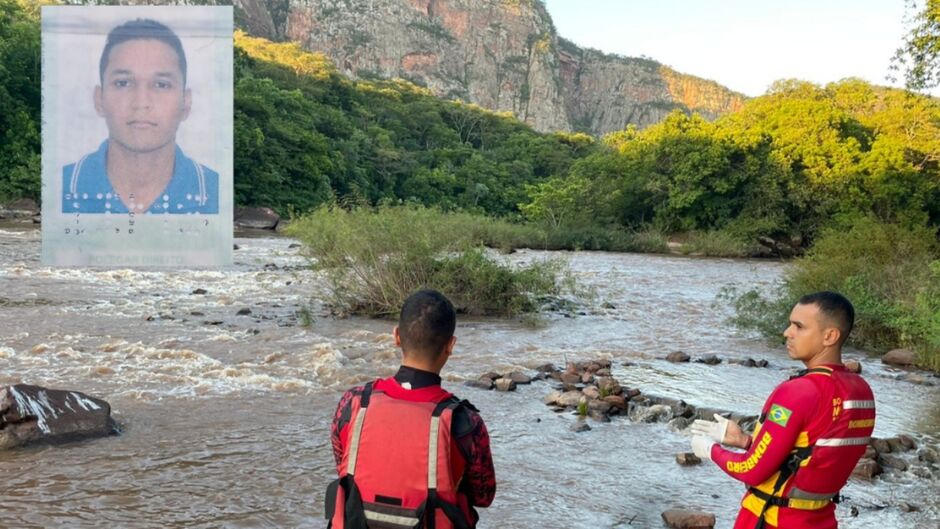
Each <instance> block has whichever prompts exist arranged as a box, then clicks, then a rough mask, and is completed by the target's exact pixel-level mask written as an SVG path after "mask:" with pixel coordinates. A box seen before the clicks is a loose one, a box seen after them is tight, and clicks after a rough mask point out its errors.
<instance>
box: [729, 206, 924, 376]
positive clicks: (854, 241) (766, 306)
mask: <svg viewBox="0 0 940 529" xmlns="http://www.w3.org/2000/svg"><path fill="white" fill-rule="evenodd" d="M820 290H834V291H837V292H841V293H842V294H844V295H845V296H846V297H848V298H849V300H851V301H852V304H853V305H854V306H855V325H856V326H855V330H853V331H852V335H851V337H850V343H852V344H853V345H855V346H857V347H862V348H867V349H871V350H874V351H884V350H887V349H891V348H894V347H899V346H909V347H913V348H915V349H916V350H917V351H918V352H919V354H920V361H921V363H922V364H923V365H925V366H929V367H932V368H934V369H937V368H940V250H938V245H937V239H936V231H935V229H933V228H929V227H927V226H911V225H904V224H898V223H888V222H883V221H880V220H878V219H875V218H873V217H868V216H865V217H852V218H847V219H841V220H839V221H837V222H835V223H834V224H833V225H832V226H831V227H829V228H828V229H825V230H823V231H822V233H821V235H820V237H819V238H818V240H817V241H816V244H815V245H814V246H813V247H812V248H811V249H810V251H809V252H808V253H807V255H806V256H805V257H803V258H800V259H797V260H796V261H794V263H793V265H792V267H791V268H789V269H788V270H787V272H786V273H785V277H784V281H783V282H782V284H781V285H780V286H779V288H778V289H777V290H775V291H774V292H773V293H772V294H771V295H770V297H768V298H765V297H763V296H762V295H761V294H759V293H758V292H756V291H750V292H746V293H744V294H741V295H735V294H731V293H729V292H725V293H724V297H725V298H726V299H731V300H732V302H733V303H734V305H735V308H736V311H737V314H736V316H735V318H734V322H735V323H736V324H738V325H740V326H742V327H745V328H751V329H756V330H759V331H761V332H763V333H765V334H768V335H770V334H773V335H779V334H780V332H782V330H783V328H784V326H785V324H786V315H787V314H788V313H789V310H790V308H791V307H792V306H793V304H794V303H796V301H797V300H798V299H799V298H800V296H802V295H804V294H808V293H811V292H816V291H820Z"/></svg>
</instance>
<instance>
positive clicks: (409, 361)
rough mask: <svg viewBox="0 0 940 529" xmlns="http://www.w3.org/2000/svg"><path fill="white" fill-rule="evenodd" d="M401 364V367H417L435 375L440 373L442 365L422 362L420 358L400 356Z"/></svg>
mask: <svg viewBox="0 0 940 529" xmlns="http://www.w3.org/2000/svg"><path fill="white" fill-rule="evenodd" d="M401 365H402V366H403V367H410V368H412V369H419V370H421V371H427V372H429V373H434V374H435V375H440V374H441V367H442V366H435V365H432V364H431V363H430V362H423V361H420V360H415V359H413V358H402V361H401Z"/></svg>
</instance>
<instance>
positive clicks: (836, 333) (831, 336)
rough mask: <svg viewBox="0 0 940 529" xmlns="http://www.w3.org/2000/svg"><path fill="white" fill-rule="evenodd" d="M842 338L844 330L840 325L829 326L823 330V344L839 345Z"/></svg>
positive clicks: (827, 345) (828, 345) (829, 345)
mask: <svg viewBox="0 0 940 529" xmlns="http://www.w3.org/2000/svg"><path fill="white" fill-rule="evenodd" d="M841 339H842V331H840V330H839V328H838V327H828V328H826V330H825V331H823V345H825V346H826V347H834V346H836V345H839V340H841Z"/></svg>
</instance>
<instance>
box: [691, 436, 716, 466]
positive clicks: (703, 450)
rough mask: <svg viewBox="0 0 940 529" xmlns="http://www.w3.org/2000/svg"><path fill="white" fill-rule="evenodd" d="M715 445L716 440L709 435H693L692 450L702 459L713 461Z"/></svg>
mask: <svg viewBox="0 0 940 529" xmlns="http://www.w3.org/2000/svg"><path fill="white" fill-rule="evenodd" d="M713 446H715V441H712V440H711V439H709V438H708V437H703V436H701V435H693V436H692V452H693V453H694V454H695V455H696V456H698V457H699V458H700V459H708V460H709V461H711V459H712V447H713Z"/></svg>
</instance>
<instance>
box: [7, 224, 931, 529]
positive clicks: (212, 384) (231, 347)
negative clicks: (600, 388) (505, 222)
mask: <svg viewBox="0 0 940 529" xmlns="http://www.w3.org/2000/svg"><path fill="white" fill-rule="evenodd" d="M293 242H294V241H292V240H290V239H285V238H275V237H262V238H237V239H236V243H237V244H238V246H239V247H240V248H239V249H238V250H237V251H235V254H234V255H235V263H236V264H235V265H234V266H233V267H231V268H229V269H224V270H104V269H101V270H93V269H92V270H90V269H55V268H48V267H44V266H41V265H40V263H39V257H38V256H39V249H40V240H39V232H38V231H37V230H35V229H32V228H29V227H24V228H18V227H15V226H9V225H7V226H3V227H0V385H4V384H12V383H28V384H38V385H43V386H48V387H55V388H66V389H75V390H80V391H84V392H86V393H88V394H91V395H94V396H97V397H100V398H103V399H105V400H107V401H108V402H110V403H111V405H112V407H113V411H114V413H115V416H116V418H117V419H118V421H119V422H120V423H121V424H122V425H123V427H124V431H123V433H122V434H121V435H119V436H115V437H111V438H107V439H98V440H90V441H84V442H80V443H76V444H69V445H62V446H45V445H40V446H34V447H27V448H21V449H16V450H10V451H6V452H0V527H11V528H14V527H15V528H21V527H23V528H25V527H121V528H124V527H126V528H150V527H204V528H215V527H230V528H236V527H325V525H326V524H325V522H324V521H323V520H322V513H323V507H322V492H323V490H324V488H325V486H326V484H327V483H328V482H329V481H330V480H331V479H332V478H333V477H334V474H335V468H334V466H333V461H332V455H331V451H330V445H329V422H330V419H331V416H332V412H333V410H334V407H335V405H336V401H337V399H338V398H339V396H340V394H341V393H342V391H343V390H344V389H345V388H347V387H348V386H351V385H354V384H358V383H361V382H363V381H366V380H369V379H372V378H375V377H379V376H387V375H389V374H391V373H393V372H394V370H395V368H396V367H397V365H398V360H397V353H396V350H395V348H394V347H393V344H392V339H391V335H390V330H391V326H392V323H391V322H389V321H384V320H372V319H363V318H351V319H334V318H332V317H330V316H329V310H328V308H327V307H326V306H325V305H324V301H323V300H324V299H325V296H326V284H325V281H324V280H323V278H322V277H320V276H318V275H317V274H316V273H313V272H311V271H309V270H308V269H307V268H306V260H305V259H304V258H303V257H302V256H300V255H299V254H298V249H297V248H291V247H290V245H291V243H293ZM508 259H510V260H512V261H513V262H516V263H522V262H528V261H532V260H540V259H564V260H566V261H567V262H568V264H569V266H570V269H571V271H572V273H573V274H574V275H575V277H576V278H577V280H578V282H579V283H580V285H582V286H583V287H585V288H588V289H591V290H593V292H594V295H593V296H591V297H585V298H584V305H583V308H582V309H581V310H580V312H583V314H573V315H572V314H569V315H568V316H571V317H567V316H566V315H564V314H558V313H546V314H544V315H543V316H542V324H541V325H540V326H538V327H535V328H533V327H532V326H531V325H527V324H524V323H522V322H519V321H506V320H496V319H484V318H466V317H463V318H460V319H459V324H458V327H457V335H458V342H457V350H456V351H455V354H454V356H453V358H452V361H451V362H450V363H449V364H448V365H447V367H446V368H445V373H444V378H445V386H446V387H448V388H449V389H451V390H453V391H455V392H456V393H458V394H459V395H460V396H462V397H465V398H468V399H469V400H471V401H472V402H473V403H474V404H475V405H476V406H477V407H478V408H479V409H480V410H481V413H482V414H483V417H484V418H485V419H486V421H487V425H488V427H489V430H490V434H491V436H492V445H493V456H494V461H495V465H496V471H497V476H498V489H497V495H496V500H495V502H494V504H493V506H492V507H491V508H489V509H483V510H481V524H480V527H500V528H528V527H532V528H536V527H537V528H639V527H652V528H660V527H664V525H663V523H662V521H661V519H660V513H661V512H662V511H664V510H666V509H669V508H682V507H686V508H694V509H704V510H708V511H711V512H714V513H716V515H717V517H718V525H717V527H719V528H729V527H731V525H732V524H733V520H734V516H735V513H736V512H737V505H738V501H739V500H740V497H741V495H742V492H743V487H742V486H741V485H739V484H737V483H735V482H733V481H732V480H731V479H730V478H728V477H727V476H725V475H724V474H723V473H722V472H720V471H719V470H718V469H717V468H716V467H714V465H701V466H696V467H680V466H678V465H677V464H676V463H675V460H674V456H675V454H676V453H678V452H685V451H689V450H690V449H689V443H688V441H689V438H688V435H687V434H685V433H684V432H675V431H672V430H670V429H669V428H668V427H667V426H666V425H665V424H637V423H633V422H631V421H629V420H628V419H626V418H614V420H613V421H612V422H610V423H592V424H591V426H592V430H591V431H588V432H582V433H574V432H572V431H570V430H569V426H570V425H571V423H572V422H573V421H575V420H576V419H575V417H573V416H572V415H569V414H566V413H562V414H557V413H554V412H552V411H551V410H550V409H549V408H548V407H546V406H545V405H543V404H542V402H541V399H542V397H543V396H544V395H545V394H547V393H548V392H549V391H550V390H551V387H550V386H549V385H548V384H547V383H545V382H536V383H534V384H532V385H530V386H520V388H519V390H518V391H516V392H514V393H496V392H487V391H483V390H479V389H471V388H467V387H463V386H462V385H461V384H462V381H464V380H467V379H471V378H476V377H477V376H478V375H479V374H480V373H483V372H486V371H490V370H496V371H502V370H509V369H523V370H531V369H532V368H533V367H535V366H536V365H539V364H542V363H545V362H554V363H555V364H556V365H564V363H565V361H566V359H567V360H585V359H590V358H595V357H606V358H610V359H611V360H612V363H613V366H614V370H613V371H614V372H613V374H614V376H616V377H617V378H618V379H619V380H620V381H621V382H622V383H623V384H625V385H627V386H630V387H637V388H639V389H641V390H642V391H644V392H645V393H650V394H655V395H662V396H673V397H679V398H682V399H685V400H686V401H687V402H689V403H691V404H695V405H704V406H714V407H719V408H724V409H729V410H734V411H740V412H748V413H756V412H757V411H759V408H760V406H761V404H762V402H763V399H764V398H765V397H766V396H767V394H768V393H769V392H770V391H771V390H772V389H773V387H774V386H775V385H776V384H778V383H779V382H781V381H782V380H784V379H785V378H786V377H787V376H789V375H790V374H791V372H792V370H793V369H795V368H796V367H797V366H798V364H797V363H795V362H793V361H791V360H789V359H788V358H787V356H786V352H785V351H784V349H783V348H782V347H781V346H775V345H772V344H767V343H765V342H764V341H762V340H760V339H758V338H756V337H754V336H751V335H748V334H746V333H742V332H739V331H737V330H736V329H735V328H733V327H732V326H730V325H729V324H728V323H727V318H728V317H729V316H730V314H731V312H730V309H729V307H727V306H725V305H723V304H721V303H718V302H716V297H717V294H718V292H719V290H720V289H721V288H722V287H724V286H727V285H730V286H738V287H747V286H757V287H759V288H769V287H770V286H771V285H773V284H774V283H775V282H776V281H777V280H778V279H779V278H780V276H781V274H782V272H783V270H784V267H785V266H786V265H784V264H781V263H777V262H768V261H747V260H729V259H697V258H682V257H671V256H657V255H639V254H617V253H599V252H591V253H588V252H582V253H565V252H536V251H521V252H518V253H516V254H513V255H512V256H510V257H509V258H508ZM197 289H203V290H205V293H204V294H200V293H194V291H195V292H201V291H200V290H197ZM244 308H248V309H250V311H251V312H250V314H247V315H238V314H237V313H238V312H239V310H240V309H244ZM680 349H681V350H683V351H686V352H687V353H689V354H690V355H692V356H693V358H694V357H696V356H701V355H703V354H716V355H718V356H720V357H722V358H724V359H726V360H727V359H734V358H744V357H751V358H754V359H756V360H760V359H766V360H767V361H769V362H770V367H769V368H766V369H755V368H747V367H743V366H739V365H729V364H728V362H723V363H722V364H719V365H717V366H707V365H704V364H697V363H689V364H671V363H668V362H666V361H664V360H662V357H663V356H664V355H665V354H666V353H668V352H671V351H674V350H680ZM846 356H847V357H849V358H857V359H860V360H861V361H862V363H863V365H864V373H865V376H866V377H867V379H868V380H869V381H870V383H871V385H872V388H873V389H874V391H875V395H876V399H877V403H878V411H879V416H878V423H877V426H876V430H875V435H876V436H879V437H888V436H891V435H896V434H900V433H906V434H909V435H911V436H912V437H914V439H915V440H916V441H917V442H918V444H920V445H921V446H932V447H934V448H938V447H940V404H938V402H940V385H936V382H940V379H938V378H936V377H933V376H931V375H929V374H922V375H923V376H924V377H925V378H926V379H927V382H928V383H934V384H935V385H923V384H912V383H910V382H908V381H905V380H901V377H902V376H903V375H904V374H905V373H904V372H901V371H898V370H894V369H892V368H888V367H885V366H883V365H881V364H880V362H878V361H877V360H873V359H869V358H868V357H866V356H865V354H864V353H862V352H859V351H855V350H850V351H848V352H847V355H846ZM625 363H627V364H629V365H624V364H625ZM928 471H929V472H931V473H932V474H931V475H932V477H931V478H920V477H915V476H914V475H913V474H912V473H911V472H892V473H888V474H886V475H885V476H882V477H880V478H878V479H876V480H875V481H874V483H866V482H862V481H856V480H853V481H851V482H850V483H849V485H848V486H847V487H846V488H845V489H844V490H843V493H844V495H845V496H847V497H848V500H847V501H846V502H844V503H843V504H841V505H840V506H839V508H838V514H839V518H840V527H843V528H848V529H861V528H871V529H887V528H907V527H911V528H914V527H917V528H920V527H928V528H935V527H940V524H938V520H940V499H938V490H940V487H938V478H940V470H938V469H937V468H936V467H934V468H932V469H931V468H928ZM902 501H907V502H910V503H912V504H915V505H917V506H918V507H919V508H920V510H919V511H918V512H902V510H901V509H899V508H898V504H899V502H902ZM853 510H854V511H857V513H858V514H857V516H852V512H853Z"/></svg>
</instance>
